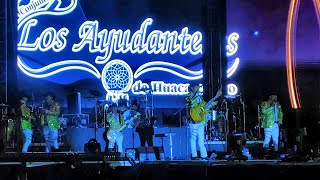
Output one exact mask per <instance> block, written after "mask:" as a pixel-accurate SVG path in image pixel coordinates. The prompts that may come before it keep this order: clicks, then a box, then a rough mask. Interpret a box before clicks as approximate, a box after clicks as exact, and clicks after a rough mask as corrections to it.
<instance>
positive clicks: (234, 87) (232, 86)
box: [227, 84, 238, 96]
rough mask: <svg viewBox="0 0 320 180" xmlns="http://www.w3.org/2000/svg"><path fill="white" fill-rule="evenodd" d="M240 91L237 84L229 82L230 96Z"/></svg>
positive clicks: (228, 90)
mask: <svg viewBox="0 0 320 180" xmlns="http://www.w3.org/2000/svg"><path fill="white" fill-rule="evenodd" d="M237 93H238V87H237V85H235V84H228V85H227V94H228V95H230V96H234V95H236V94H237Z"/></svg>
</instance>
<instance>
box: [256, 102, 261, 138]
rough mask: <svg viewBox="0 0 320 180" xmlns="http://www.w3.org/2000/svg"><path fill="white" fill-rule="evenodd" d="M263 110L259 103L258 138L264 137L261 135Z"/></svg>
mask: <svg viewBox="0 0 320 180" xmlns="http://www.w3.org/2000/svg"><path fill="white" fill-rule="evenodd" d="M261 123H262V122H261V112H260V106H259V105H258V125H257V126H256V127H257V128H258V137H257V139H262V135H261Z"/></svg>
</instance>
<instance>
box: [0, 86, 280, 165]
mask: <svg viewBox="0 0 320 180" xmlns="http://www.w3.org/2000/svg"><path fill="white" fill-rule="evenodd" d="M199 90H200V86H199V85H198V84H191V85H190V91H189V92H190V93H189V94H187V95H186V96H185V98H184V100H185V104H186V108H185V109H186V119H187V121H188V122H187V123H188V127H189V131H190V136H189V138H190V139H189V142H190V149H191V159H192V160H198V159H208V155H207V149H206V146H205V140H210V138H208V137H207V136H208V134H210V133H211V135H210V136H211V138H212V137H214V138H218V140H222V139H224V138H225V137H226V136H227V135H228V134H230V133H229V132H231V131H230V129H229V128H228V125H226V124H227V123H228V122H219V123H218V128H217V126H216V125H213V124H212V122H213V121H212V120H215V119H217V118H219V117H222V116H223V117H224V120H228V119H229V117H228V115H229V114H230V112H228V110H229V108H228V106H227V105H225V103H227V102H226V100H223V102H221V103H219V101H220V100H221V98H220V96H221V95H222V91H221V90H217V93H216V95H215V97H213V98H212V99H211V100H210V101H209V102H205V101H204V99H203V97H202V93H201V92H200V91H199ZM222 99H223V98H222ZM146 101H147V100H145V101H142V103H141V102H140V101H138V100H137V99H131V100H130V101H127V100H125V99H120V100H118V101H117V102H110V103H109V102H108V103H103V101H97V104H96V106H97V110H96V117H97V119H96V120H97V121H96V123H97V124H95V126H99V127H101V126H102V127H103V128H104V129H105V130H104V133H103V138H104V140H105V142H106V149H105V151H106V152H119V153H121V154H122V155H124V149H123V145H122V144H123V141H126V140H127V139H129V138H132V143H133V147H135V145H134V134H135V133H137V134H138V135H139V140H140V146H141V147H145V146H153V145H154V143H153V136H154V135H155V133H154V126H155V122H156V120H157V117H155V116H154V113H153V110H154V108H153V106H152V107H151V108H150V107H147V106H146V107H143V108H142V107H141V106H142V105H143V102H146ZM152 103H153V102H152ZM241 103H242V102H241ZM30 104H31V105H30ZM219 104H221V105H220V106H219ZM243 106H244V105H243ZM1 108H3V107H1ZM217 109H220V113H218V114H213V113H212V112H217V111H216V110H217ZM221 112H224V113H223V114H221ZM243 113H244V114H245V112H243ZM60 114H61V105H60V103H59V102H58V101H57V100H56V96H55V94H53V93H47V94H46V95H45V96H44V98H43V100H42V102H41V105H40V106H36V105H35V101H34V96H33V94H32V95H31V97H29V96H28V95H27V94H25V93H21V94H20V96H19V101H18V103H17V105H16V106H15V107H14V108H12V110H11V111H10V112H9V113H8V115H7V116H8V118H7V119H10V120H12V119H15V121H16V122H15V123H16V124H18V125H16V127H17V133H16V135H17V136H18V137H17V144H18V147H19V148H18V149H19V151H20V152H22V153H26V152H29V151H30V149H29V147H30V145H31V144H32V143H33V142H34V139H35V138H37V137H36V136H39V135H35V134H34V126H35V124H39V125H40V130H41V134H40V136H42V138H43V139H44V141H45V152H52V151H55V152H56V151H59V149H60V148H59V141H58V140H59V129H60V128H61V122H60V119H59V117H60ZM208 114H211V118H208ZM234 114H235V113H234V112H233V116H234ZM214 116H215V117H214ZM258 116H259V128H260V127H261V128H263V129H264V141H263V147H264V148H268V147H269V144H270V141H271V139H272V144H273V147H274V151H276V152H277V151H278V150H279V132H280V130H279V129H280V126H281V124H282V119H283V113H282V109H281V105H280V103H279V101H278V100H277V96H276V95H273V94H271V95H270V96H269V100H267V101H264V102H262V103H261V104H260V105H259V106H258ZM2 119H3V117H2ZM231 119H232V118H231ZM210 120H211V121H210ZM7 123H9V120H8V121H7ZM7 126H8V124H7ZM222 126H225V127H226V128H223V127H222ZM125 128H131V129H132V137H124V134H123V131H124V129H125ZM241 128H243V126H242V125H241V124H240V125H239V124H236V123H235V124H234V130H235V131H234V132H233V133H236V132H238V129H241ZM242 130H243V129H242ZM6 131H8V130H6ZM222 131H224V132H222ZM217 132H218V133H217ZM243 133H244V134H246V133H247V132H246V130H245V129H244V132H243ZM259 135H260V131H259ZM8 137H9V136H7V135H6V138H5V139H6V140H8ZM9 138H10V137H9ZM212 139H213V138H212ZM197 145H198V147H199V150H200V156H198V153H197Z"/></svg>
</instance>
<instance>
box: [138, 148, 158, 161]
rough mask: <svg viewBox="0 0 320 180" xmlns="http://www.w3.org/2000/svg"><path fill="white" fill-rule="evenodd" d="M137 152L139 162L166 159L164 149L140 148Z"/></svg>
mask: <svg viewBox="0 0 320 180" xmlns="http://www.w3.org/2000/svg"><path fill="white" fill-rule="evenodd" d="M137 151H138V152H137V155H138V158H139V161H145V160H149V161H155V160H161V159H164V151H163V148H162V147H157V146H153V147H139V148H138V149H137Z"/></svg>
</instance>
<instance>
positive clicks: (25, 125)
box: [20, 104, 32, 130]
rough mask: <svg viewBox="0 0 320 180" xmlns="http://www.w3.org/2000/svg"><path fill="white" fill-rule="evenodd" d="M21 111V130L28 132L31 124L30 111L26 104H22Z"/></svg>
mask: <svg viewBox="0 0 320 180" xmlns="http://www.w3.org/2000/svg"><path fill="white" fill-rule="evenodd" d="M20 110H21V129H22V130H28V129H31V128H32V124H31V111H30V109H29V108H28V107H27V106H26V104H22V105H21V106H20Z"/></svg>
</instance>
